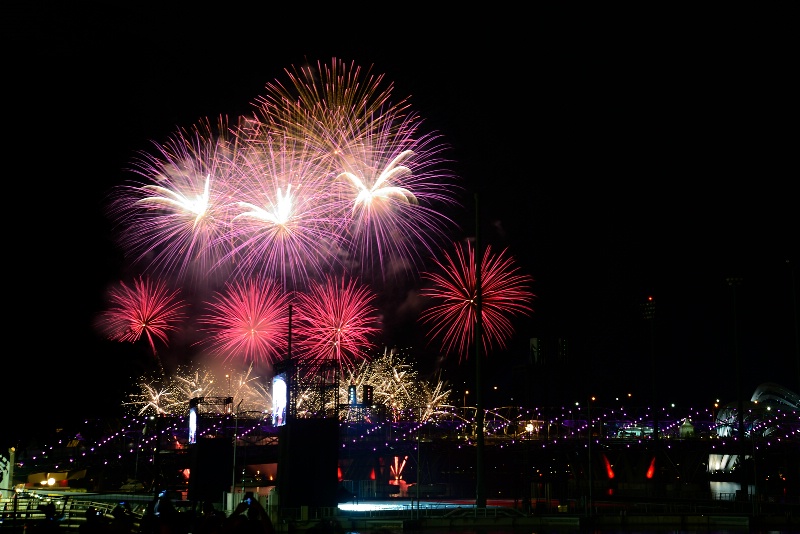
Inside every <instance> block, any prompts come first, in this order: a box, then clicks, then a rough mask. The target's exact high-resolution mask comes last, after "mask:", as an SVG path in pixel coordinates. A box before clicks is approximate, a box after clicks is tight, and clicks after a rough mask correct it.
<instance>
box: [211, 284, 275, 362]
mask: <svg viewBox="0 0 800 534" xmlns="http://www.w3.org/2000/svg"><path fill="white" fill-rule="evenodd" d="M208 309H209V311H208V312H207V313H206V314H204V315H203V316H201V317H200V318H199V319H198V322H199V323H200V324H201V325H203V327H202V330H203V331H205V332H206V333H208V334H209V335H210V337H209V338H207V339H204V340H203V341H201V342H200V343H201V344H206V345H208V346H209V347H210V350H211V351H212V353H213V354H215V355H216V356H221V357H223V358H224V359H225V360H234V359H236V360H243V361H245V362H266V363H272V362H274V361H276V360H278V359H279V358H280V356H281V352H280V351H281V349H282V348H283V347H285V346H286V345H287V342H288V332H289V296H288V295H287V294H286V293H284V292H283V291H282V290H281V288H280V286H279V285H278V284H277V283H276V282H275V281H274V280H271V279H250V280H246V281H242V282H233V283H228V284H226V287H225V290H224V291H222V292H217V293H216V294H215V298H214V299H213V300H212V301H211V302H210V303H208Z"/></svg>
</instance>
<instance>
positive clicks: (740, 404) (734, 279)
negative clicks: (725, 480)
mask: <svg viewBox="0 0 800 534" xmlns="http://www.w3.org/2000/svg"><path fill="white" fill-rule="evenodd" d="M726 281H727V282H728V285H729V286H730V288H731V297H732V303H731V304H732V310H733V359H734V362H735V364H736V411H737V412H738V413H737V418H738V424H739V451H740V455H741V460H744V456H745V454H746V453H747V449H746V448H745V444H744V399H743V398H742V358H741V355H740V354H739V329H738V322H739V320H738V317H737V314H736V288H738V287H739V285H741V283H742V278H741V277H739V276H729V277H728V278H726ZM740 471H741V472H742V474H741V477H742V478H741V482H740V483H741V492H740V495H739V498H741V499H742V500H744V499H746V498H747V474H746V472H745V470H744V469H741V470H740Z"/></svg>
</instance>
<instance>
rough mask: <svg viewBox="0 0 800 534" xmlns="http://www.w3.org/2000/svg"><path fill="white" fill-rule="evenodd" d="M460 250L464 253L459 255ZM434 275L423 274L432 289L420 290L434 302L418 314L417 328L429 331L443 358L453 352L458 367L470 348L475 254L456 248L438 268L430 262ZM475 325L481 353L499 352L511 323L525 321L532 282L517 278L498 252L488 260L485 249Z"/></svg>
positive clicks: (514, 269)
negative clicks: (514, 319)
mask: <svg viewBox="0 0 800 534" xmlns="http://www.w3.org/2000/svg"><path fill="white" fill-rule="evenodd" d="M465 249H466V250H465ZM434 261H435V263H436V264H437V266H438V268H439V270H440V272H438V273H430V272H428V273H423V278H426V279H428V280H430V281H431V282H432V283H433V285H432V286H431V287H428V288H425V289H423V290H421V294H422V295H423V296H426V297H429V298H431V299H432V301H433V302H434V304H433V306H431V307H430V308H428V309H426V310H425V311H423V312H422V315H421V316H420V318H421V320H422V321H423V323H425V324H427V325H429V327H430V334H431V336H432V337H434V338H437V337H441V338H442V344H443V347H444V350H445V351H446V352H454V351H455V352H458V355H459V361H463V360H465V359H466V358H467V355H468V354H469V350H470V348H471V347H473V346H474V342H475V325H476V323H477V310H478V306H477V302H478V301H477V298H478V284H477V280H476V274H477V270H476V268H475V251H474V249H473V248H472V246H471V245H470V244H469V243H467V245H466V247H465V248H462V247H459V246H458V245H456V251H455V256H450V255H449V254H445V259H444V261H443V262H440V261H439V260H434ZM480 273H481V284H480V286H481V287H480V289H481V310H482V312H481V324H482V332H483V336H482V341H483V349H484V351H486V352H487V353H488V351H489V350H490V349H491V348H492V347H494V346H497V347H499V348H504V347H505V343H506V341H507V340H508V339H509V338H510V337H511V336H512V335H513V333H514V327H513V325H512V322H511V318H512V317H514V316H520V315H529V314H530V313H531V312H532V311H533V308H532V306H531V301H532V300H533V297H534V294H533V292H532V291H531V289H530V285H529V284H530V283H531V282H532V281H533V279H532V278H531V277H530V276H527V275H525V274H522V273H520V271H519V268H518V267H517V266H516V264H515V261H514V259H513V258H512V257H510V256H509V255H507V251H503V252H501V253H500V254H498V255H493V254H492V250H491V247H489V246H487V247H486V250H485V252H484V254H483V260H482V261H481V271H480Z"/></svg>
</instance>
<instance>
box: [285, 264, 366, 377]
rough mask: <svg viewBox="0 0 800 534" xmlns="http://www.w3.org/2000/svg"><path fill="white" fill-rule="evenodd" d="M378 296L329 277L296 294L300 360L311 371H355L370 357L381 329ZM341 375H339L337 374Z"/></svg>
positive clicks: (352, 281)
mask: <svg viewBox="0 0 800 534" xmlns="http://www.w3.org/2000/svg"><path fill="white" fill-rule="evenodd" d="M374 300H375V295H374V294H373V293H372V291H371V290H370V289H369V288H368V287H367V286H364V285H361V284H360V283H359V282H357V281H356V280H354V279H351V280H349V281H347V280H345V279H343V278H342V279H340V280H338V281H337V280H336V279H334V278H333V277H327V278H326V280H325V281H323V282H312V284H311V287H310V290H309V291H308V292H306V293H298V294H297V302H298V305H297V310H298V312H297V329H296V330H297V334H296V339H297V343H296V345H295V346H296V347H297V349H298V350H297V352H298V358H299V359H300V360H302V361H303V362H304V363H305V365H306V366H308V367H309V368H310V369H314V370H321V369H323V368H326V367H329V366H330V365H332V364H335V366H336V367H338V368H339V369H343V368H347V367H352V366H354V365H357V363H358V362H360V361H362V360H364V359H365V358H366V357H367V353H366V351H368V350H369V349H371V348H372V347H373V346H374V345H373V341H372V337H373V336H374V335H376V334H377V333H378V332H379V331H380V329H379V328H378V327H377V315H376V310H375V308H374V306H373V304H372V303H373V301H374ZM337 373H338V371H337Z"/></svg>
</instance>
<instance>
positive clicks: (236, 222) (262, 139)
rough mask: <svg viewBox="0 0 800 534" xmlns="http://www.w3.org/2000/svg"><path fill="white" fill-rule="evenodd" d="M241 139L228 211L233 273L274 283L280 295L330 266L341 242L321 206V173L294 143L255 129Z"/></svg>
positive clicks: (330, 217)
mask: <svg viewBox="0 0 800 534" xmlns="http://www.w3.org/2000/svg"><path fill="white" fill-rule="evenodd" d="M243 136H244V134H243ZM247 137H248V139H249V140H250V141H249V142H250V143H251V149H250V150H249V151H248V156H247V158H246V160H247V166H246V167H244V166H242V177H243V179H241V180H239V183H238V188H237V190H238V193H239V196H238V201H237V202H236V203H235V204H234V207H233V208H232V214H234V217H233V218H232V221H231V235H232V236H233V237H234V239H232V242H233V243H235V246H234V248H233V252H232V254H233V255H232V257H233V258H235V263H236V271H237V273H238V274H239V275H242V276H251V275H257V276H261V277H267V278H273V279H276V280H280V281H281V283H282V284H283V287H284V288H285V289H299V288H302V287H304V286H305V284H306V282H307V281H308V279H310V278H315V279H320V278H321V277H322V276H323V273H324V272H325V271H326V270H327V269H326V267H329V266H330V265H331V264H333V263H335V261H336V259H337V257H336V255H335V251H336V250H337V249H339V248H340V243H341V241H342V240H343V238H342V236H341V235H342V231H341V226H342V223H341V221H340V220H339V219H337V218H336V217H334V216H333V215H332V214H331V213H330V211H329V209H328V202H326V200H325V198H326V196H328V195H329V193H328V189H329V187H328V186H327V184H326V183H325V182H324V179H325V178H326V174H325V170H324V169H321V168H320V167H319V166H318V165H316V164H315V163H314V158H311V157H308V156H307V155H305V154H304V153H303V151H302V148H301V146H300V145H299V143H296V142H293V141H291V140H290V139H287V138H286V137H280V136H278V135H276V134H274V132H273V133H272V135H269V134H267V133H263V132H262V133H259V132H258V125H256V126H255V127H253V128H251V129H250V130H249V131H248V133H247Z"/></svg>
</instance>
